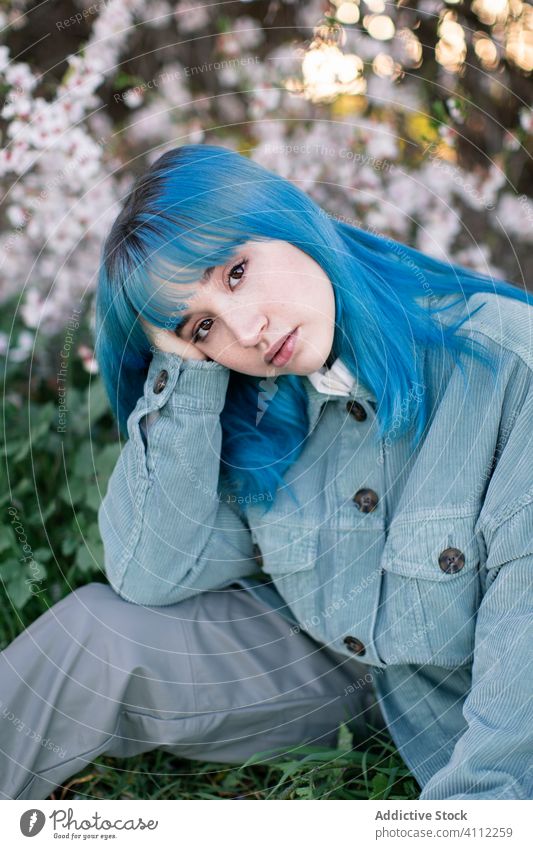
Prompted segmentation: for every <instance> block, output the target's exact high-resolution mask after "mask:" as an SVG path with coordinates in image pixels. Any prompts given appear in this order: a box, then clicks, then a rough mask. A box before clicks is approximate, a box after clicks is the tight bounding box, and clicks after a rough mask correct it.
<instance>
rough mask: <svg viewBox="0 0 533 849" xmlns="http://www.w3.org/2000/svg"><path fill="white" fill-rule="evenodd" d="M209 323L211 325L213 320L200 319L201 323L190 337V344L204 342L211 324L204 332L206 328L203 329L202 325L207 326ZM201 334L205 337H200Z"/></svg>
mask: <svg viewBox="0 0 533 849" xmlns="http://www.w3.org/2000/svg"><path fill="white" fill-rule="evenodd" d="M209 322H211V324H212V323H213V319H212V318H204V319H202V321H201V322H200V324H199V325H198V327H197V328H196V330H195V331H194V333H193V335H192V336H191V340H192V342H193V343H194V344H196V342H204V341H205V340H206V339H207V335H208V333H209V330H210V329H211V324H210V325H209V327H208V328H207V330H206V328H205V327H203V325H204V324H209ZM202 333H205V335H204V336H202V335H201V334H202Z"/></svg>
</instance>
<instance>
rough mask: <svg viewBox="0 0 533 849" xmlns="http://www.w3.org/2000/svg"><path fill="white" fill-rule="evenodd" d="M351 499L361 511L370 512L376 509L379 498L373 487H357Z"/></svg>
mask: <svg viewBox="0 0 533 849" xmlns="http://www.w3.org/2000/svg"><path fill="white" fill-rule="evenodd" d="M353 500H354V501H355V503H356V504H357V507H358V508H359V510H360V511H361V513H371V512H372V510H375V509H376V505H377V503H378V501H379V498H378V496H377V494H376V493H375V492H374V490H373V489H358V490H357V492H356V493H355V495H354V497H353Z"/></svg>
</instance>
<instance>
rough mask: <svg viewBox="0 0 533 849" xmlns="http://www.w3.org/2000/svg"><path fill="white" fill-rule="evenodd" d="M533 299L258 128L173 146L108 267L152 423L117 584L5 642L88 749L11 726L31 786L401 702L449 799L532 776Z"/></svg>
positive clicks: (202, 751) (10, 660)
mask: <svg viewBox="0 0 533 849" xmlns="http://www.w3.org/2000/svg"><path fill="white" fill-rule="evenodd" d="M531 317H532V311H531V307H530V305H529V303H528V297H527V295H526V293H525V292H522V291H521V290H519V289H517V288H514V287H513V286H511V285H510V284H507V283H505V282H497V283H494V282H493V281H491V280H489V279H487V278H485V277H483V276H481V275H479V274H477V273H475V272H473V271H468V270H466V269H463V268H459V267H457V266H453V265H449V264H447V263H442V262H439V261H437V260H435V259H431V258H429V257H426V256H424V255H422V254H420V253H419V252H417V251H415V250H412V249H410V248H407V247H405V246H402V245H399V244H398V243H395V242H393V241H392V240H390V239H386V238H382V237H380V236H377V235H371V234H369V233H366V232H364V231H362V230H359V229H357V228H356V227H353V226H351V225H349V224H346V223H340V222H338V221H335V220H334V219H332V218H330V217H329V216H327V215H326V214H325V213H324V212H323V211H322V210H321V209H320V207H319V206H317V204H316V203H314V202H313V201H312V200H311V199H310V198H309V197H308V196H307V195H306V194H304V193H303V192H302V191H300V190H299V189H298V188H297V187H296V186H294V185H292V184H291V183H289V182H288V181H286V180H284V179H282V178H280V177H278V176H276V175H274V174H272V173H270V172H268V171H266V170H265V169H263V168H261V167H260V166H259V165H257V164H255V163H253V162H252V161H250V160H249V159H247V158H246V157H244V156H241V155H239V154H237V153H235V152H232V151H229V150H226V149H224V148H221V147H217V146H210V145H189V146H184V147H181V148H178V149H175V150H172V151H170V152H168V153H166V154H164V155H163V156H162V157H161V158H160V159H158V160H157V162H156V163H155V164H154V165H153V166H152V167H151V168H150V169H149V170H148V172H147V173H146V174H145V175H143V176H142V177H141V178H140V179H139V180H138V181H137V184H136V185H135V187H134V188H133V190H132V192H131V193H130V195H129V197H128V199H127V200H126V203H125V205H124V207H123V210H122V211H121V213H120V215H119V216H118V218H117V220H116V221H115V223H114V225H113V228H112V231H111V233H110V235H109V237H108V239H107V241H106V245H105V248H104V253H103V258H102V266H101V272H100V278H99V284H98V293H97V327H96V330H97V334H96V335H97V340H96V346H97V356H98V361H99V364H100V369H101V372H102V376H103V379H104V381H105V384H106V388H107V391H108V394H109V397H110V400H111V404H112V406H113V409H114V412H115V415H116V417H117V420H118V422H119V425H120V428H121V430H122V432H123V434H124V435H125V436H127V437H128V441H127V442H126V444H125V445H124V448H123V449H122V453H121V455H120V457H119V460H118V462H117V465H116V467H115V470H114V472H113V475H112V477H111V480H110V483H109V488H108V491H107V493H106V495H105V498H104V499H103V501H102V505H101V507H100V512H99V523H100V530H101V534H102V538H103V541H104V547H105V570H106V574H107V577H108V579H109V582H110V584H111V586H112V588H113V589H111V588H110V587H107V586H105V585H102V584H93V585H90V586H88V587H84V588H82V589H81V590H78V591H77V592H75V593H73V594H72V595H71V596H69V597H67V598H66V599H63V600H62V601H61V602H59V604H57V605H55V606H54V607H53V608H52V609H51V610H50V611H49V612H48V613H46V614H45V615H44V616H42V617H41V618H40V619H39V620H38V621H37V622H36V623H34V625H33V626H32V627H31V628H29V629H28V631H27V632H25V633H24V634H22V635H21V636H20V637H19V638H17V640H15V642H14V643H13V644H12V645H11V646H10V647H9V648H8V649H7V651H6V652H5V653H4V661H3V662H4V669H5V672H3V674H4V676H5V677H4V679H3V683H2V693H3V694H7V703H8V707H9V709H10V711H11V712H12V713H13V714H14V715H15V716H20V717H21V718H22V719H23V721H24V722H25V724H26V725H28V726H30V727H32V726H33V727H34V728H35V729H36V730H37V731H38V733H39V735H40V738H41V740H42V739H47V740H51V741H52V742H55V743H58V742H60V743H61V745H62V746H63V748H64V750H65V751H66V754H65V755H64V756H63V758H60V757H58V755H57V754H52V753H51V752H50V751H49V750H48V749H46V748H45V747H44V746H43V745H42V744H36V745H30V744H29V743H28V742H27V740H24V738H23V737H22V736H20V737H19V736H18V735H13V734H12V731H11V735H10V733H9V732H10V729H9V727H7V729H5V730H4V734H5V738H4V737H3V738H2V748H3V751H4V752H5V753H6V754H7V759H6V764H7V765H6V768H5V770H4V769H3V770H2V773H3V779H2V781H3V782H4V787H3V788H2V790H3V792H4V794H5V795H6V796H7V797H8V798H39V797H40V796H41V795H47V794H48V793H49V792H51V791H52V790H53V789H54V786H55V785H56V784H58V783H59V782H60V781H64V780H65V778H67V777H68V776H69V775H71V774H73V773H74V772H76V771H77V770H79V769H80V768H81V767H82V766H83V765H85V764H86V763H87V762H88V761H90V760H93V759H94V758H95V757H96V756H97V755H99V754H102V753H106V754H109V755H117V756H121V755H130V754H134V753H137V752H142V751H147V750H149V749H151V748H154V747H157V746H160V747H163V748H165V749H168V750H170V751H174V752H176V753H178V754H180V755H182V756H184V757H190V758H196V759H204V760H208V759H209V760H219V761H225V762H229V763H239V762H242V761H243V760H244V759H245V758H247V757H249V756H250V755H252V754H254V753H255V752H257V751H259V750H260V751H264V750H269V749H277V750H278V751H279V750H280V748H281V749H282V750H283V749H287V748H291V749H296V750H297V748H298V746H300V745H302V744H305V743H308V742H311V741H312V742H319V743H325V744H326V745H334V743H335V739H336V738H335V735H336V730H337V728H338V725H339V723H340V722H342V721H345V722H347V723H348V725H349V726H350V727H351V728H352V730H353V731H354V734H355V737H356V739H363V738H364V736H365V734H368V733H369V729H370V730H371V729H372V728H374V729H375V728H379V727H380V725H386V726H387V727H388V728H389V730H390V733H391V735H392V736H393V738H394V740H395V742H396V744H397V746H398V748H399V750H400V753H401V754H402V756H403V758H404V760H405V762H406V764H407V765H408V766H409V768H410V769H411V770H412V772H413V774H414V775H415V776H416V778H417V780H418V782H419V783H420V786H421V788H422V792H421V795H420V798H421V799H467V798H468V799H475V798H482V799H489V798H490V799H492V798H494V799H496V798H498V799H500V798H511V799H516V798H531V797H532V795H533V778H532V776H531V762H532V750H533V745H532V735H533V730H532V729H533V723H532V722H531V719H532V712H531V707H530V705H531V698H530V697H531V670H530V669H529V668H528V660H529V657H530V643H531V636H532V634H531V613H532V607H533V604H532V596H533V594H532V581H531V568H532V566H533V467H532V464H531V462H530V460H529V457H530V449H531V441H530V440H531V436H530V433H531V422H532V415H533V381H532V365H533V346H532V337H531V330H532V322H531ZM113 590H114V591H115V592H113ZM8 725H9V723H6V722H4V723H3V726H4V727H5V726H8ZM4 739H5V740H6V742H4Z"/></svg>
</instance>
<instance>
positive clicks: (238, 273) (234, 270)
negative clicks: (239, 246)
mask: <svg viewBox="0 0 533 849" xmlns="http://www.w3.org/2000/svg"><path fill="white" fill-rule="evenodd" d="M247 261H248V260H246V259H243V261H242V262H239V264H238V265H234V266H233V268H232V269H231V271H230V273H229V275H228V283H229V285H230V288H233V289H234V288H235V287H234V286H233V287H232V286H231V280H232V278H233V277H236V278H237V283H240V281H241V280H242V278H243V277H244V271H245V268H246V263H247ZM239 269H240V271H239Z"/></svg>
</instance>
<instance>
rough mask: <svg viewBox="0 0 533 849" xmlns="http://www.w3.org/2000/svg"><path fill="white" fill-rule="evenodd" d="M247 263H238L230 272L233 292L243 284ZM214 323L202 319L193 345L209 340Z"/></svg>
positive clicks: (230, 285)
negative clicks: (233, 282) (233, 283)
mask: <svg viewBox="0 0 533 849" xmlns="http://www.w3.org/2000/svg"><path fill="white" fill-rule="evenodd" d="M247 262H248V260H247V259H243V260H242V261H241V262H239V263H237V265H234V266H233V268H232V269H231V270H230V272H229V274H228V286H229V287H230V289H231V291H233V290H234V289H236V288H237V286H238V285H239V283H240V282H241V280H242V279H243V277H244V272H245V269H246V264H247ZM234 279H235V285H233V286H232V284H231V281H232V280H234ZM213 321H214V319H212V318H204V319H202V321H201V322H200V324H199V325H198V326H197V328H196V330H195V331H194V333H193V335H192V337H191V340H192V342H193V343H196V342H205V340H206V339H207V337H208V335H209V331H210V330H211V326H212V324H213ZM206 324H207V325H208V327H205V326H204V325H206Z"/></svg>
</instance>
